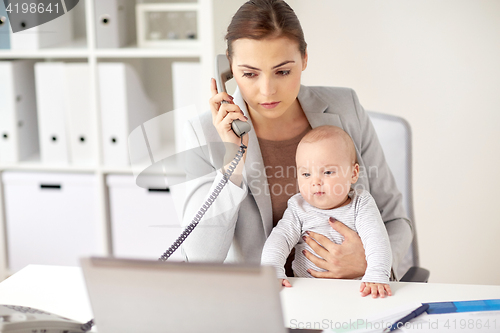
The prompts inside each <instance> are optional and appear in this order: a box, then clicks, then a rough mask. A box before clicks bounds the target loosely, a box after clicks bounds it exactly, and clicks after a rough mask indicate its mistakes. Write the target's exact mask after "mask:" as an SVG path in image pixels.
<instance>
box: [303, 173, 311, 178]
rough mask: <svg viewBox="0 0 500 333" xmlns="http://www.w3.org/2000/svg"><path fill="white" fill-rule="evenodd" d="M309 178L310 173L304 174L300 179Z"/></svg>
mask: <svg viewBox="0 0 500 333" xmlns="http://www.w3.org/2000/svg"><path fill="white" fill-rule="evenodd" d="M309 176H311V174H310V173H307V172H304V173H303V174H302V177H305V178H307V177H309Z"/></svg>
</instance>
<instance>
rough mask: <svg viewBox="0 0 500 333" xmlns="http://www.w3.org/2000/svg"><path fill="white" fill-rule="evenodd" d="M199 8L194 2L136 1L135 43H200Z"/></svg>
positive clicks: (163, 44)
mask: <svg viewBox="0 0 500 333" xmlns="http://www.w3.org/2000/svg"><path fill="white" fill-rule="evenodd" d="M198 11H199V5H198V4H196V3H160V4H144V3H140V4H137V5H136V15H137V19H136V21H137V44H138V46H139V47H189V46H199V42H198V41H199V24H198V18H199V12H198Z"/></svg>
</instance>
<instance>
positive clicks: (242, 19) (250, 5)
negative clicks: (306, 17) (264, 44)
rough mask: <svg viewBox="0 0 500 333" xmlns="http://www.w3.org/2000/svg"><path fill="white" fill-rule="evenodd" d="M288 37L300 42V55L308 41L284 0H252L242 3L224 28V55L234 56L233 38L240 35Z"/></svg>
mask: <svg viewBox="0 0 500 333" xmlns="http://www.w3.org/2000/svg"><path fill="white" fill-rule="evenodd" d="M276 37H287V38H289V39H291V40H293V41H296V42H297V43H298V44H299V51H300V53H301V54H302V57H305V55H306V47H307V43H306V41H305V39H304V32H303V31H302V27H301V26H300V22H299V19H298V18H297V16H296V15H295V12H294V11H293V9H292V8H290V6H289V5H288V4H287V3H286V2H285V1H283V0H252V1H247V2H246V3H244V4H243V5H242V6H241V7H240V8H239V9H238V11H237V12H236V14H234V16H233V19H232V20H231V23H230V24H229V26H228V27H227V34H226V40H227V55H228V58H229V61H231V59H232V56H233V49H232V44H233V41H235V40H237V39H240V38H249V39H256V40H260V39H265V38H276Z"/></svg>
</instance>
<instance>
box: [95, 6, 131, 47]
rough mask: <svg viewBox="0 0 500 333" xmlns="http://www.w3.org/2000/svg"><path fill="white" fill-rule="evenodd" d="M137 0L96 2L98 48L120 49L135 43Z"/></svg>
mask: <svg viewBox="0 0 500 333" xmlns="http://www.w3.org/2000/svg"><path fill="white" fill-rule="evenodd" d="M134 9H135V0H99V1H95V20H96V21H95V31H96V46H97V48H118V47H122V46H125V45H127V44H130V43H131V42H133V36H135V11H134Z"/></svg>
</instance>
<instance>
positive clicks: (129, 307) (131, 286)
mask: <svg viewBox="0 0 500 333" xmlns="http://www.w3.org/2000/svg"><path fill="white" fill-rule="evenodd" d="M81 264H82V270H83V273H84V276H85V281H86V284H87V290H88V293H89V298H90V302H91V305H92V310H93V313H94V317H95V324H96V327H97V330H98V331H99V333H116V332H122V333H123V332H134V333H136V332H144V333H146V332H155V333H156V332H176V333H178V332H204V333H210V332H273V333H274V332H278V333H279V332H287V331H288V330H286V329H285V327H284V323H283V315H282V309H281V303H280V297H279V290H280V286H279V283H278V279H277V278H276V275H275V272H274V269H273V268H272V267H265V266H257V265H255V266H249V265H236V264H212V263H184V262H161V261H152V260H134V259H117V258H83V259H82V260H81Z"/></svg>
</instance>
